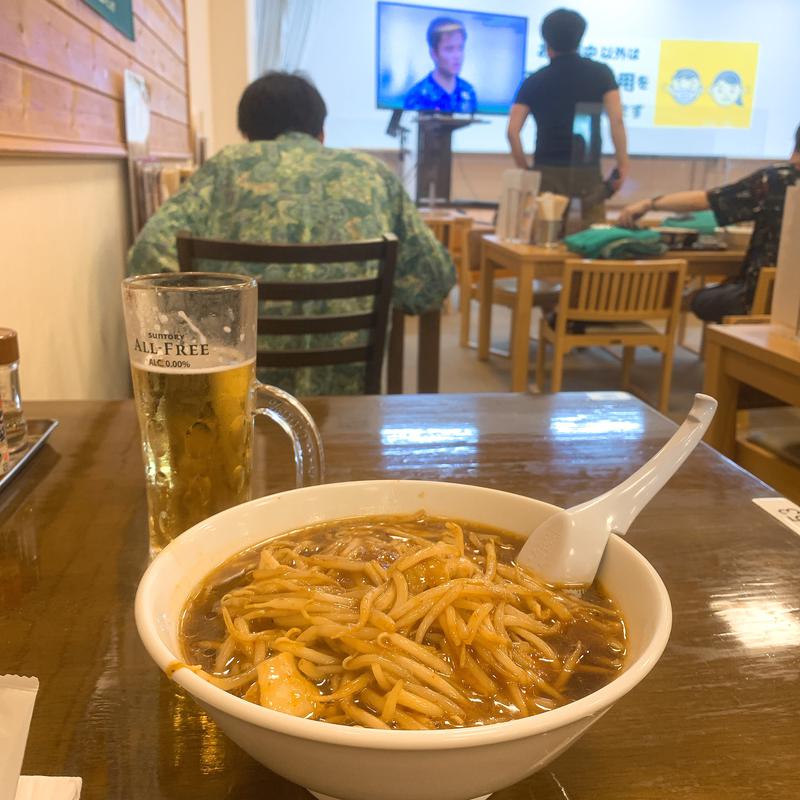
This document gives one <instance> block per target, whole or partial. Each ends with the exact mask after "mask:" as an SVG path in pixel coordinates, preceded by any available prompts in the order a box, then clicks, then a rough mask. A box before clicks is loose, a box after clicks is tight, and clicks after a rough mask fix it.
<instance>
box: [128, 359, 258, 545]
mask: <svg viewBox="0 0 800 800" xmlns="http://www.w3.org/2000/svg"><path fill="white" fill-rule="evenodd" d="M254 370H255V366H254V363H253V361H249V362H246V363H241V362H240V363H238V364H233V365H228V366H225V367H221V368H217V369H212V370H185V371H181V372H171V371H156V370H153V369H152V368H151V369H149V370H147V369H143V368H142V367H141V366H139V365H133V367H132V374H133V391H134V398H135V401H136V409H137V413H138V415H139V426H140V428H141V432H142V451H143V454H144V462H145V479H146V483H147V506H148V519H149V528H150V551H151V553H153V554H154V553H157V552H158V551H160V550H161V549H162V548H164V547H165V546H166V545H167V544H169V543H170V542H171V541H172V540H173V539H174V538H175V537H176V536H178V535H179V534H180V533H183V531H185V530H186V529H187V528H190V527H191V526H192V525H194V524H195V523H197V522H200V521H201V520H204V519H206V518H207V517H210V516H211V515H212V514H216V513H217V512H218V511H222V510H223V509H226V508H229V507H230V506H233V505H236V504H237V503H242V502H244V501H245V500H248V499H249V498H250V471H251V465H252V458H251V455H252V444H253V416H252V408H253V401H252V387H253V382H254Z"/></svg>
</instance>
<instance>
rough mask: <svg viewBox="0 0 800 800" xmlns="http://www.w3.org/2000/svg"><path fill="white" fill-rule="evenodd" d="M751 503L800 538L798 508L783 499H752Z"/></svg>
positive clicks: (799, 514) (799, 513)
mask: <svg viewBox="0 0 800 800" xmlns="http://www.w3.org/2000/svg"><path fill="white" fill-rule="evenodd" d="M753 502H754V503H755V504H756V505H757V506H758V507H759V508H763V509H764V511H766V512H767V513H768V514H769V515H770V516H772V517H775V519H777V520H778V522H782V523H783V524H784V525H785V526H786V527H787V528H788V529H789V530H790V531H793V532H794V533H796V534H797V535H798V536H800V506H798V505H797V503H793V502H792V501H791V500H787V499H786V498H785V497H754V498H753Z"/></svg>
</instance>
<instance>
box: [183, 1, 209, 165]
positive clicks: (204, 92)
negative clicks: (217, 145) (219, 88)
mask: <svg viewBox="0 0 800 800" xmlns="http://www.w3.org/2000/svg"><path fill="white" fill-rule="evenodd" d="M208 4H209V0H191V2H189V3H186V49H187V58H188V73H189V114H190V117H191V120H192V128H193V129H194V131H195V132H196V133H197V135H198V136H205V137H206V139H207V142H208V149H209V152H211V150H212V148H213V146H214V116H213V101H212V97H211V32H210V18H209V7H208Z"/></svg>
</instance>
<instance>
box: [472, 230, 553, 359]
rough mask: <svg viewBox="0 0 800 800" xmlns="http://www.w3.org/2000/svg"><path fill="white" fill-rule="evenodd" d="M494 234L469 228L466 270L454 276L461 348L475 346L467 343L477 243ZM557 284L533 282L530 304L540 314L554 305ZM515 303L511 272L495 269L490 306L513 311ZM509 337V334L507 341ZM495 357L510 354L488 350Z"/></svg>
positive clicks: (475, 291)
mask: <svg viewBox="0 0 800 800" xmlns="http://www.w3.org/2000/svg"><path fill="white" fill-rule="evenodd" d="M491 233H494V228H490V227H480V228H472V230H471V231H470V232H469V235H468V236H467V241H466V258H465V259H464V263H465V264H466V265H467V267H466V269H462V270H461V271H460V272H459V273H458V276H459V278H458V281H459V312H460V314H461V331H460V336H459V344H460V345H461V347H475V345H474V344H473V343H471V342H470V341H469V329H470V322H471V314H472V305H471V301H472V300H477V299H478V297H479V295H478V284H479V282H480V275H481V243H482V241H483V237H484V236H488V235H489V234H491ZM560 289H561V286H560V284H558V283H553V282H551V281H543V280H535V281H534V282H533V305H534V306H535V307H537V308H541V309H542V313H545V314H546V313H549V312H550V311H552V310H553V309H554V308H555V307H556V305H557V304H558V295H559V291H560ZM516 300H517V279H516V277H515V273H514V271H513V270H507V269H501V270H495V273H494V288H493V294H492V303H494V304H495V305H501V306H505V307H506V308H510V309H512V311H513V309H514V306H515V304H516ZM513 330H514V319H513V317H512V320H511V331H512V332H513ZM512 339H513V335H512V334H511V333H509V339H508V340H509V342H510V341H512ZM492 353H494V354H495V355H500V356H503V357H506V358H508V356H509V355H510V353H507V352H501V351H499V350H494V349H493V350H492Z"/></svg>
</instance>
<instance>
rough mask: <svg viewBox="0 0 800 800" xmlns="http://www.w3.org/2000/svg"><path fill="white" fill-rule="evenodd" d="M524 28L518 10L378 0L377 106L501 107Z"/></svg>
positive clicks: (507, 100)
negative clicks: (489, 10)
mask: <svg viewBox="0 0 800 800" xmlns="http://www.w3.org/2000/svg"><path fill="white" fill-rule="evenodd" d="M527 35H528V20H527V18H526V17H512V16H508V15H506V14H486V13H482V12H479V11H455V10H453V9H449V8H434V7H431V6H409V5H404V4H401V3H378V30H377V48H376V68H377V76H376V83H377V95H378V97H377V101H378V108H391V109H407V110H409V111H421V112H439V113H445V114H507V113H508V110H509V108H510V107H511V103H512V102H513V100H514V94H515V93H516V91H517V87H518V86H519V84H520V82H521V81H522V78H523V77H524V74H525V44H526V41H527Z"/></svg>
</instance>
